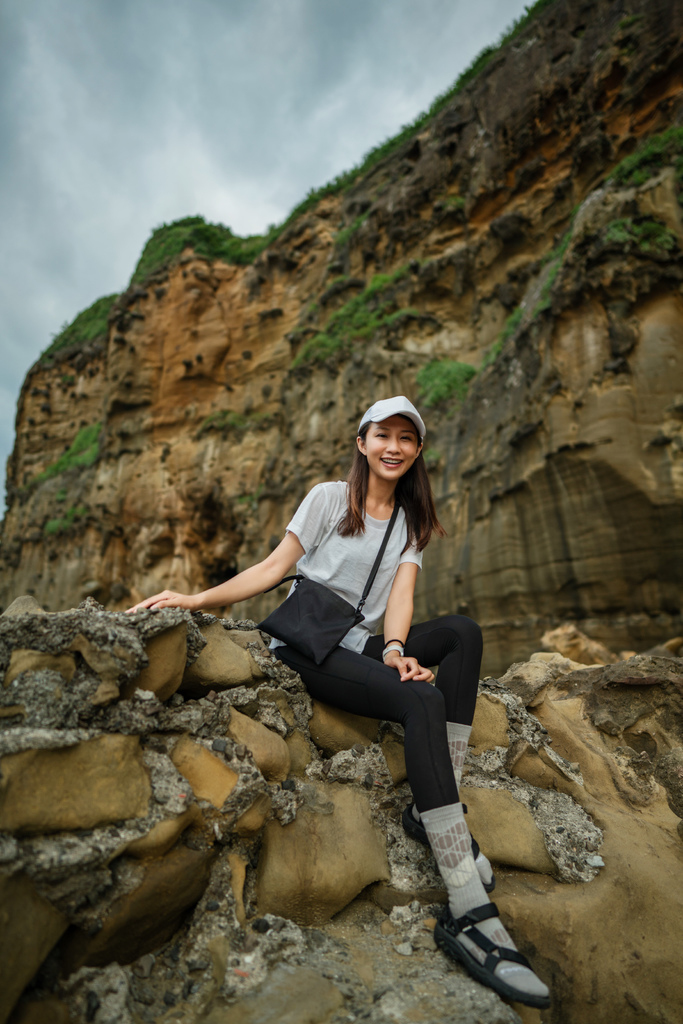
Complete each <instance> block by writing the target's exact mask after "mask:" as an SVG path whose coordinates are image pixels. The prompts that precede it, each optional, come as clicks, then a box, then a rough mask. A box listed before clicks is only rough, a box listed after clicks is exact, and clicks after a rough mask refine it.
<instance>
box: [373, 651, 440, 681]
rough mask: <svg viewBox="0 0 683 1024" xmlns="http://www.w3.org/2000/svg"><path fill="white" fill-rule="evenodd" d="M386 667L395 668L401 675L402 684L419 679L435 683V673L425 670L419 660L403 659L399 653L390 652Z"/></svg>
mask: <svg viewBox="0 0 683 1024" xmlns="http://www.w3.org/2000/svg"><path fill="white" fill-rule="evenodd" d="M384 664H385V665H389V667H390V668H395V669H396V670H397V671H398V672H399V673H400V675H401V682H402V683H407V682H408V680H409V679H417V680H420V681H424V682H425V683H432V682H433V681H434V673H433V672H432V670H431V669H429V668H423V667H422V665H420V663H419V661H418V660H417V658H402V657H401V656H400V654H399V653H398V651H389V653H388V654H387V657H386V660H385V662H384Z"/></svg>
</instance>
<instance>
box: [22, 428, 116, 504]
mask: <svg viewBox="0 0 683 1024" xmlns="http://www.w3.org/2000/svg"><path fill="white" fill-rule="evenodd" d="M101 429H102V424H101V423H91V424H90V426H88V427H81V429H80V430H79V431H78V433H77V434H76V436H75V438H74V439H73V441H72V442H71V445H70V446H69V448H68V449H67V451H65V452H64V454H63V455H60V456H59V458H58V459H57V461H56V462H53V463H52V465H51V466H48V467H47V469H44V470H43V472H42V473H39V474H38V475H37V476H35V477H34V478H33V480H32V481H31V485H35V484H40V483H43V482H44V481H45V480H51V479H52V477H55V476H59V474H60V473H64V472H66V470H67V469H75V468H79V469H82V468H84V467H85V466H92V464H93V462H95V460H96V459H97V456H98V455H99V452H100V430H101ZM60 493H61V492H60ZM58 500H59V499H58Z"/></svg>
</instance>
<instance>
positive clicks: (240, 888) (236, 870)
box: [219, 850, 247, 984]
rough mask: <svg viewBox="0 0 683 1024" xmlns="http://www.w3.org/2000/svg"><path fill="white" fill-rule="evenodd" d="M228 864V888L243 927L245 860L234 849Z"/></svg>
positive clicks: (245, 921)
mask: <svg viewBox="0 0 683 1024" xmlns="http://www.w3.org/2000/svg"><path fill="white" fill-rule="evenodd" d="M228 864H229V865H230V888H231V889H232V894H233V896H234V897H235V916H236V918H237V920H238V921H239V923H240V924H241V925H242V927H244V926H245V924H246V923H247V914H246V911H245V909H244V883H245V880H246V877H247V861H246V860H245V858H244V857H242V856H241V855H240V854H239V853H238V852H237V851H236V850H235V851H231V852H230V853H229V854H228ZM219 984H220V981H219Z"/></svg>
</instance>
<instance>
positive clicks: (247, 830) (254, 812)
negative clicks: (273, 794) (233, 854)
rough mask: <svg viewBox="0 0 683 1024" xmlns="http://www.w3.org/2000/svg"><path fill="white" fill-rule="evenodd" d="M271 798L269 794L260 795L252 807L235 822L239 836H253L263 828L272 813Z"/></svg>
mask: <svg viewBox="0 0 683 1024" xmlns="http://www.w3.org/2000/svg"><path fill="white" fill-rule="evenodd" d="M270 803H271V801H270V796H269V795H268V793H259V794H258V796H257V797H256V799H255V800H254V802H253V804H252V805H251V807H248V808H247V810H246V811H244V812H243V813H242V814H241V815H240V816H239V818H238V819H237V821H236V822H235V832H236V833H237V835H238V836H253V835H255V834H256V833H257V832H258V831H259V830H260V829H261V828H262V826H263V823H264V822H265V820H266V818H267V817H268V814H269V812H270Z"/></svg>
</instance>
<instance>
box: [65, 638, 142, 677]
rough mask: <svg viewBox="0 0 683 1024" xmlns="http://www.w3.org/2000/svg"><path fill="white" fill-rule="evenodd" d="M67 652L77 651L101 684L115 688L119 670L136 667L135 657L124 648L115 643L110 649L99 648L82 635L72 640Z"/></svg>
mask: <svg viewBox="0 0 683 1024" xmlns="http://www.w3.org/2000/svg"><path fill="white" fill-rule="evenodd" d="M69 650H70V651H78V653H79V654H80V655H82V657H83V659H84V660H85V661H86V662H87V663H88V665H89V666H90V668H91V669H92V670H93V672H96V673H97V675H98V676H99V677H100V679H101V680H102V682H103V683H108V684H110V685H112V686H116V687H117V688H118V680H119V676H120V674H121V670H122V669H124V668H128V669H132V668H134V667H135V665H136V658H135V655H134V654H133V653H132V652H131V651H129V650H126V648H125V647H123V646H121V645H119V644H117V643H114V644H113V645H112V646H111V647H99V646H98V645H97V644H95V643H93V641H92V640H89V639H88V637H87V636H84V635H83V634H82V633H79V634H78V635H77V636H76V637H75V638H74V640H73V641H72V642H71V644H70V645H69Z"/></svg>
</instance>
